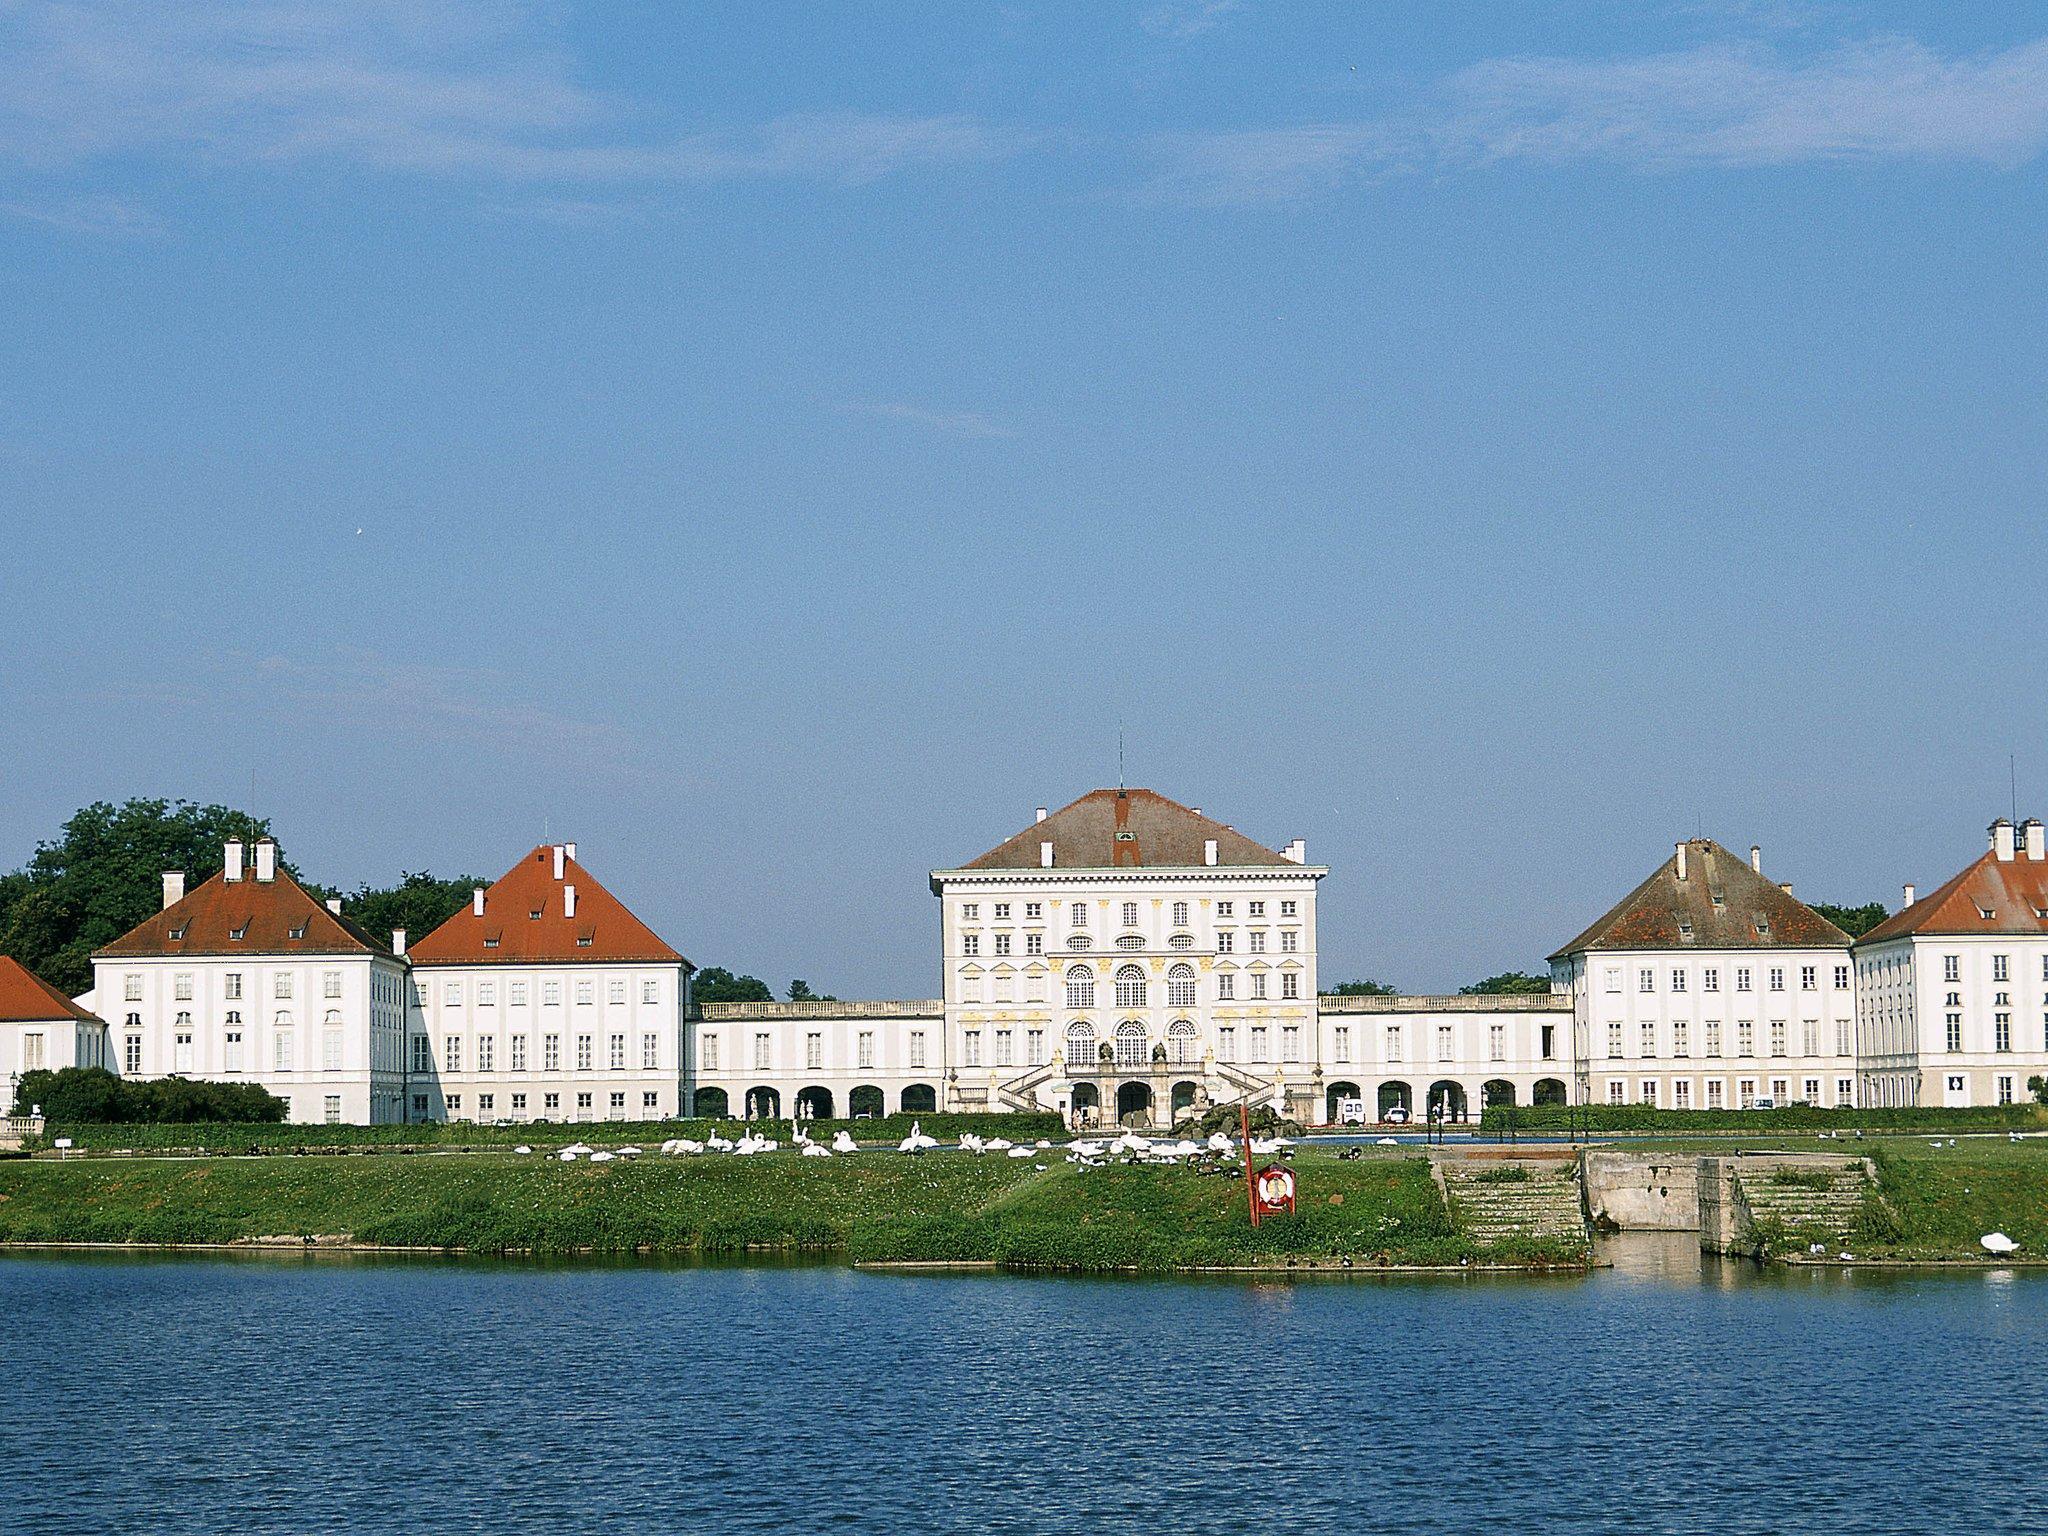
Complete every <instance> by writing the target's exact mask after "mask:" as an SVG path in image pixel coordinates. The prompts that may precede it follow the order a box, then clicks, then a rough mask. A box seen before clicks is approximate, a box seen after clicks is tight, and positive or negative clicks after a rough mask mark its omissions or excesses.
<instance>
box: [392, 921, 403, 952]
mask: <svg viewBox="0 0 2048 1536" xmlns="http://www.w3.org/2000/svg"><path fill="white" fill-rule="evenodd" d="M391 953H393V954H394V955H402V954H404V953H405V930H404V929H403V928H394V929H392V930H391Z"/></svg>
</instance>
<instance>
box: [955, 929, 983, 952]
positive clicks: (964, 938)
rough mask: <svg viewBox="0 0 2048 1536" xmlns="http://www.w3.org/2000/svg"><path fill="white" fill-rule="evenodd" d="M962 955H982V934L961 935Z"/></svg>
mask: <svg viewBox="0 0 2048 1536" xmlns="http://www.w3.org/2000/svg"><path fill="white" fill-rule="evenodd" d="M960 953H961V954H963V955H978V954H980V953H981V935H980V934H978V933H963V934H961V935H960Z"/></svg>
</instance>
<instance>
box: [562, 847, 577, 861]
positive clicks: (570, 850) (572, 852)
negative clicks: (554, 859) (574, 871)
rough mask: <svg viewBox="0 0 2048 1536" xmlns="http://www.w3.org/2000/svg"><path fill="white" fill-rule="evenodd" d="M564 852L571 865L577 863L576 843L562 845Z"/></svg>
mask: <svg viewBox="0 0 2048 1536" xmlns="http://www.w3.org/2000/svg"><path fill="white" fill-rule="evenodd" d="M562 852H563V853H565V854H567V855H568V858H569V862H570V863H571V864H574V863H575V862H576V845H575V844H574V843H564V844H562Z"/></svg>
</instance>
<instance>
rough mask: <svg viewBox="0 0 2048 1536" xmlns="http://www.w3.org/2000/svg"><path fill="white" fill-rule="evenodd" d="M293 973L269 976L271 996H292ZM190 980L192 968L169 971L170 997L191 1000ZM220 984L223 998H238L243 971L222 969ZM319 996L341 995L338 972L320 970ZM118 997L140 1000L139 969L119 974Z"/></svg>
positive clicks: (231, 999) (230, 1000)
mask: <svg viewBox="0 0 2048 1536" xmlns="http://www.w3.org/2000/svg"><path fill="white" fill-rule="evenodd" d="M294 975H295V973H294V972H292V971H279V972H277V973H276V974H275V975H274V976H272V977H271V979H270V988H271V991H270V995H271V996H272V997H273V998H280V999H282V998H289V997H290V996H291V995H292V988H293V986H294V985H296V983H295V982H294V980H293V977H294ZM192 983H193V973H192V972H191V971H174V972H172V973H171V1000H172V1001H173V1002H178V1003H189V1002H191V1001H192ZM220 986H221V996H222V997H224V998H225V999H227V1000H228V1001H229V1002H235V1001H237V1000H239V999H240V998H241V996H242V973H241V972H240V971H227V972H224V973H223V974H222V976H221V979H220ZM320 995H321V996H322V997H340V996H341V972H340V971H323V972H321V974H320ZM121 1000H122V1001H123V1002H129V1003H139V1002H141V1001H142V974H141V973H140V972H139V971H129V972H127V973H125V974H124V975H123V976H122V978H121Z"/></svg>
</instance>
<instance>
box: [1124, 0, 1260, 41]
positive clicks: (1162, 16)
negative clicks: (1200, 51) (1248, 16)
mask: <svg viewBox="0 0 2048 1536" xmlns="http://www.w3.org/2000/svg"><path fill="white" fill-rule="evenodd" d="M1244 5H1245V0H1167V3H1164V4H1161V5H1155V6H1153V7H1151V8H1150V9H1149V10H1146V11H1143V12H1141V13H1140V14H1139V16H1138V25H1139V26H1141V27H1143V28H1144V29H1145V30H1146V31H1147V32H1150V33H1152V34H1153V35H1154V36H1155V37H1200V36H1201V35H1202V34H1203V33H1204V32H1213V31H1215V30H1216V29H1217V28H1218V27H1220V26H1222V25H1223V24H1224V23H1225V22H1226V21H1228V20H1230V18H1231V17H1233V16H1235V15H1236V14H1237V13H1238V12H1240V11H1242V10H1243V9H1244Z"/></svg>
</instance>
